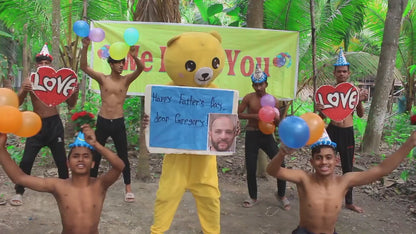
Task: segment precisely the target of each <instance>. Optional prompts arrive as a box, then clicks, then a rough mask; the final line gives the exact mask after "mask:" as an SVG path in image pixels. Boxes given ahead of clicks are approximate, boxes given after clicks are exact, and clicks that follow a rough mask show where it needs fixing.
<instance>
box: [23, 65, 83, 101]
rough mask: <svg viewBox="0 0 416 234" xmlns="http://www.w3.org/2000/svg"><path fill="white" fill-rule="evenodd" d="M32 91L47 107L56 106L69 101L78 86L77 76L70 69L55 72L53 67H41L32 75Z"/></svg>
mask: <svg viewBox="0 0 416 234" xmlns="http://www.w3.org/2000/svg"><path fill="white" fill-rule="evenodd" d="M30 81H31V82H32V90H33V93H34V94H35V95H36V97H38V98H39V100H41V101H42V102H43V103H45V104H46V105H47V106H56V105H59V104H60V103H62V102H64V101H65V100H66V99H68V98H69V97H70V96H71V95H72V93H73V92H74V89H75V87H76V86H77V75H76V74H75V72H74V71H73V70H71V69H69V68H62V69H60V70H58V71H55V69H53V68H52V67H46V66H44V67H39V68H38V70H37V72H36V73H32V74H31V75H30Z"/></svg>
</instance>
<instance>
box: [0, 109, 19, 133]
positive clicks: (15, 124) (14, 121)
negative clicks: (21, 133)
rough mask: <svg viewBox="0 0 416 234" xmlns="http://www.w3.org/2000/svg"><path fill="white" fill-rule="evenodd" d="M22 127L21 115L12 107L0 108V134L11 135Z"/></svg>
mask: <svg viewBox="0 0 416 234" xmlns="http://www.w3.org/2000/svg"><path fill="white" fill-rule="evenodd" d="M20 126H22V113H21V112H20V111H19V109H17V108H16V107H14V106H0V132H2V133H12V132H16V131H17V130H19V128H20Z"/></svg>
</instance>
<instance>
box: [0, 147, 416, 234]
mask: <svg viewBox="0 0 416 234" xmlns="http://www.w3.org/2000/svg"><path fill="white" fill-rule="evenodd" d="M239 141H240V144H238V145H239V147H238V152H237V153H236V154H235V155H233V156H221V157H218V158H217V160H218V168H219V170H218V173H219V180H220V190H221V228H222V233H224V234H234V233H247V234H262V233H267V234H278V233H291V231H292V230H293V229H294V228H295V227H296V226H297V224H298V220H299V215H298V208H299V207H298V196H297V192H296V187H295V185H294V184H292V183H288V184H287V196H288V197H289V199H290V200H291V203H292V209H291V210H290V211H284V210H283V209H281V208H280V207H279V205H278V203H277V201H276V199H275V198H274V196H273V193H274V191H275V189H276V182H275V180H274V179H273V178H271V177H260V178H258V186H259V189H258V193H259V195H258V198H259V203H257V204H256V205H255V206H253V207H252V208H243V207H242V206H241V204H242V201H243V200H244V199H245V198H247V197H248V192H247V186H246V182H245V174H244V171H245V170H244V153H243V152H244V148H243V146H242V141H243V140H242V139H239ZM300 154H304V155H306V156H304V157H302V156H300ZM307 154H308V153H307V151H306V150H300V151H299V152H298V154H297V155H295V156H294V157H292V158H288V160H287V165H288V167H297V168H304V169H306V170H308V169H309V167H308V162H307V161H308V155H307ZM372 160H376V159H371V158H366V159H364V157H357V160H356V164H359V165H360V166H362V167H364V168H365V167H368V165H371V164H372V163H373V162H372ZM130 161H131V164H132V172H133V173H132V176H133V178H134V176H135V172H134V171H135V168H136V165H137V158H134V157H131V158H130ZM160 164H161V156H160V155H151V166H152V168H151V172H152V175H153V179H151V181H150V182H146V183H145V182H141V181H139V180H137V179H133V180H132V188H133V190H134V193H135V195H136V202H135V203H130V204H129V203H125V202H124V201H123V191H124V185H123V180H122V177H120V179H119V180H118V181H117V182H116V183H115V184H114V185H113V186H112V187H110V189H109V191H108V193H107V197H106V200H105V202H104V209H103V212H102V215H101V222H100V226H99V230H100V233H109V234H112V233H123V234H124V233H126V234H127V233H134V234H141V233H149V228H150V226H151V225H152V219H153V204H154V200H155V194H156V191H157V188H158V175H159V174H160ZM106 167H108V165H107V163H106V162H103V163H102V170H106ZM228 169H229V170H228ZM223 171H226V172H223ZM397 173H398V172H397ZM397 173H396V174H392V175H391V176H389V177H388V178H385V180H384V181H390V182H389V183H387V182H384V183H381V182H377V183H373V184H372V185H368V186H362V187H360V188H356V189H355V190H354V201H355V203H356V204H357V205H360V206H362V207H363V208H364V210H365V213H363V214H357V213H354V212H352V211H350V210H346V209H343V210H342V211H341V213H340V215H339V218H338V222H337V225H336V230H337V232H338V233H367V234H376V233H406V234H408V233H416V215H415V213H414V211H415V207H414V205H415V203H414V201H415V197H416V196H415V194H416V191H415V189H414V184H412V186H413V189H411V188H409V181H408V182H406V183H402V182H400V181H399V180H397ZM32 174H33V175H36V176H56V169H54V165H53V162H52V161H49V162H44V161H42V162H40V160H39V159H37V160H36V162H35V166H34V168H33V170H32ZM13 187H14V185H13V184H12V183H11V181H10V180H9V179H8V177H7V176H6V175H5V173H4V171H3V170H2V169H0V193H2V194H4V196H5V198H6V199H9V198H10V197H11V196H13V194H14V189H13ZM406 188H407V189H408V190H407V192H406V193H404V192H403V191H404V189H406ZM61 228H62V226H61V221H60V216H59V212H58V208H57V205H56V202H55V199H54V198H53V196H52V195H50V194H46V193H39V192H35V191H32V190H26V192H25V195H24V205H23V206H20V207H13V206H11V205H10V204H6V205H3V206H0V234H15V233H28V234H31V233H34V234H43V233H60V232H61V230H62V229H61ZM167 233H172V234H173V233H174V234H193V233H202V232H201V228H200V225H199V220H198V216H197V211H196V208H195V203H194V200H193V197H192V194H190V193H185V195H184V197H183V200H182V202H181V204H180V207H179V209H178V210H177V212H176V215H175V218H174V220H173V223H172V226H171V229H170V230H169V231H168V232H167Z"/></svg>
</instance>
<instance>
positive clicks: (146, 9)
mask: <svg viewBox="0 0 416 234" xmlns="http://www.w3.org/2000/svg"><path fill="white" fill-rule="evenodd" d="M133 19H134V21H144V22H173V23H180V22H181V15H180V12H179V0H171V1H163V0H148V1H139V2H138V4H137V6H136V11H135V12H134V14H133ZM140 101H141V106H142V108H141V113H140V116H142V118H143V116H144V97H141V98H140ZM136 178H137V179H139V180H142V181H147V180H148V179H149V178H150V165H149V152H148V151H147V148H146V141H145V137H144V128H143V125H142V124H140V135H139V158H138V166H137V171H136Z"/></svg>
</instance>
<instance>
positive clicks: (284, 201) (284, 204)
mask: <svg viewBox="0 0 416 234" xmlns="http://www.w3.org/2000/svg"><path fill="white" fill-rule="evenodd" d="M274 196H275V197H276V199H277V200H278V201H279V202H280V204H281V205H282V207H283V209H284V210H290V208H291V206H290V201H289V199H287V197H283V198H281V197H279V195H278V194H277V191H276V192H275V193H274Z"/></svg>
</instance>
